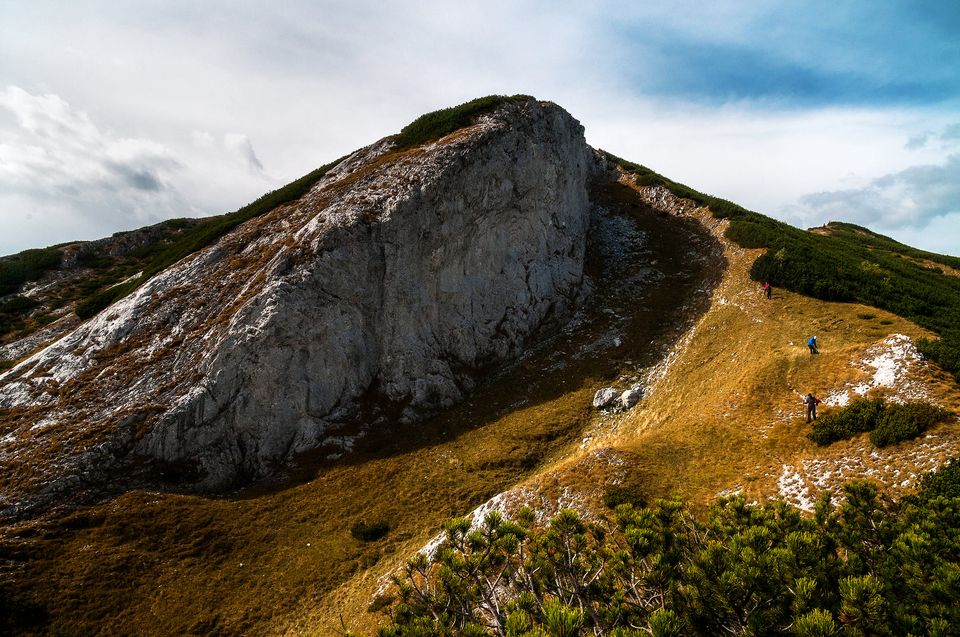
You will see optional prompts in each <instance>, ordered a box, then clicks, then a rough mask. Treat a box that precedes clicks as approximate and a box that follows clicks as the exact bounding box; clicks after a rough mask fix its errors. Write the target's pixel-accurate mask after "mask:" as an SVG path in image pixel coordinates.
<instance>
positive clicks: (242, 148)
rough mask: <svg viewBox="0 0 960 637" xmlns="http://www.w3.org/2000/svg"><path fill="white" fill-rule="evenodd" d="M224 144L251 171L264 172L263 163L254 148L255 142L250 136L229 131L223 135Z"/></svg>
mask: <svg viewBox="0 0 960 637" xmlns="http://www.w3.org/2000/svg"><path fill="white" fill-rule="evenodd" d="M223 145H224V146H225V147H226V149H227V150H228V151H230V152H231V153H232V154H233V155H234V156H235V157H237V159H239V160H240V161H241V162H242V163H243V164H244V165H245V166H246V167H247V168H249V169H250V171H251V172H255V173H262V172H263V164H261V163H260V160H259V159H258V158H257V153H256V152H255V151H254V150H253V144H252V143H251V142H250V138H249V137H247V136H246V135H244V134H243V133H227V134H226V135H224V136H223Z"/></svg>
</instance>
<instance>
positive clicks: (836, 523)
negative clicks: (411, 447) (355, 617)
mask: <svg viewBox="0 0 960 637" xmlns="http://www.w3.org/2000/svg"><path fill="white" fill-rule="evenodd" d="M952 471H956V469H954V468H953V467H952V466H951V467H948V468H946V469H941V471H940V472H938V473H939V474H943V475H946V474H947V473H949V472H952ZM958 473H960V472H958ZM952 478H953V482H954V485H956V484H957V483H960V476H958V475H957V474H954V475H953V476H952ZM930 480H931V481H929V482H928V480H927V479H924V482H923V484H934V482H933V480H935V479H932V478H931V479H930ZM931 488H932V487H931ZM844 496H845V497H844V499H843V502H842V503H841V504H840V505H839V506H837V507H835V508H834V507H831V506H830V498H829V495H827V496H826V497H825V498H824V499H823V500H822V501H821V505H820V506H818V508H817V513H816V515H815V516H812V517H810V516H804V515H802V514H801V513H800V512H799V511H798V510H796V509H794V508H792V507H790V506H789V505H787V504H786V503H784V502H782V501H781V502H770V503H765V504H759V505H749V504H747V502H746V499H745V497H744V496H742V495H741V496H734V497H732V498H724V499H719V500H717V501H715V502H714V503H713V505H712V506H711V507H710V509H709V512H708V513H707V514H706V515H695V514H694V513H693V512H691V511H690V510H689V509H688V508H687V507H686V506H684V504H683V503H682V502H680V501H678V500H676V499H671V500H658V501H657V502H656V503H655V504H654V505H653V506H652V507H650V508H642V509H632V508H628V507H621V508H620V509H618V510H617V512H616V520H615V523H612V522H611V523H606V522H600V523H594V522H591V521H589V520H585V519H583V518H581V517H580V516H579V515H578V514H577V513H575V512H573V511H569V510H565V511H561V512H560V514H558V515H557V516H556V517H554V518H553V519H552V520H551V521H550V522H549V524H548V525H547V526H546V527H539V526H534V516H533V515H532V513H531V512H529V511H528V512H527V513H526V514H520V515H518V518H517V520H516V521H510V520H507V519H504V517H503V516H502V515H500V514H498V513H495V512H494V513H490V514H488V515H487V517H486V518H485V519H484V520H483V522H482V523H480V524H479V525H477V526H476V527H473V526H472V525H471V523H470V521H469V520H466V519H458V520H453V521H451V522H450V523H448V524H447V525H445V528H446V535H447V537H446V541H445V542H444V544H443V545H441V546H440V547H439V548H438V549H437V550H436V551H435V553H434V555H433V557H432V559H433V560H434V563H431V562H430V560H429V559H428V558H427V557H426V556H424V555H422V554H421V555H417V556H416V557H415V558H414V559H412V560H410V562H408V563H407V566H406V568H405V569H404V570H403V572H402V573H401V574H400V575H398V577H397V578H396V580H395V583H396V587H395V589H394V591H392V592H391V593H390V594H395V596H396V601H394V602H393V604H392V605H390V606H389V607H385V608H383V609H382V612H384V614H385V616H386V617H385V619H386V622H387V625H385V626H383V627H382V628H380V629H379V631H378V633H377V634H378V635H380V637H403V636H406V635H485V634H493V633H492V631H489V630H488V629H487V628H485V627H484V626H482V625H479V624H478V623H477V622H479V621H485V626H487V627H489V626H490V625H496V626H500V627H504V629H505V630H504V631H503V633H504V634H507V635H586V634H590V635H593V634H597V635H601V634H602V635H620V636H621V637H632V636H635V635H641V634H644V635H661V636H665V635H671V636H677V637H679V636H680V635H691V636H700V635H702V636H704V637H706V636H713V635H748V634H749V635H804V636H806V637H813V636H819V635H841V634H842V635H907V634H915V635H921V634H923V635H934V634H935V635H947V634H953V632H951V629H950V628H949V627H950V626H957V625H960V605H958V604H957V603H956V600H957V599H958V593H960V590H958V589H960V581H958V577H957V572H958V563H960V498H953V499H950V500H947V501H943V500H939V499H930V498H928V499H923V498H905V499H904V500H901V501H900V502H897V501H894V500H893V499H891V498H889V497H886V495H885V494H883V493H882V492H880V491H879V490H878V489H877V487H876V485H875V484H873V483H870V482H866V481H854V482H851V483H848V484H847V485H846V486H845V487H844ZM947 497H949V496H947ZM498 634H499V633H498Z"/></svg>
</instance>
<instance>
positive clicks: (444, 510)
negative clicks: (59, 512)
mask: <svg viewBox="0 0 960 637" xmlns="http://www.w3.org/2000/svg"><path fill="white" fill-rule="evenodd" d="M593 200H594V203H595V204H596V205H597V207H598V210H597V213H596V214H595V215H594V218H595V221H594V226H593V228H592V229H591V237H592V240H591V241H592V242H591V246H590V250H589V259H590V260H589V263H588V273H589V276H590V280H591V285H592V286H593V292H592V295H591V296H590V298H589V300H588V301H587V303H586V304H585V305H584V307H583V309H582V310H581V311H580V313H579V314H578V315H577V317H576V318H575V319H574V321H573V322H571V323H570V324H569V325H568V326H567V327H566V328H565V329H563V330H562V331H561V332H559V333H556V334H553V335H550V336H548V337H546V338H545V339H544V340H543V341H542V342H541V343H540V344H539V345H537V346H536V347H535V348H533V349H532V350H531V351H529V352H528V353H527V354H526V355H525V356H524V357H523V358H522V359H521V360H520V361H519V362H518V363H517V364H516V365H514V366H512V368H511V369H509V370H507V371H504V372H501V373H500V374H499V375H498V376H497V377H495V378H493V379H492V380H490V381H489V382H487V383H486V384H484V385H482V386H481V387H480V388H479V389H478V390H477V391H476V392H475V393H474V395H473V396H472V397H471V398H470V399H468V400H466V401H464V402H463V403H461V404H460V405H457V406H455V407H453V408H451V409H450V410H448V411H446V412H445V413H443V414H441V415H440V416H438V417H436V418H434V419H432V420H430V421H428V422H426V423H422V424H420V425H416V426H407V427H394V428H385V429H382V430H380V431H378V433H377V434H376V435H371V436H368V437H366V438H363V439H360V440H358V441H357V442H356V443H355V445H354V451H353V453H349V454H346V455H345V456H343V457H342V458H341V459H339V460H336V461H334V462H331V461H330V460H328V459H324V458H306V457H304V458H301V459H300V466H299V469H298V470H297V471H296V472H295V475H294V476H292V478H291V483H290V484H288V485H286V486H283V487H282V488H276V487H274V488H269V489H268V488H264V487H261V488H258V489H251V490H248V491H246V492H243V493H239V494H235V496H234V497H228V498H220V499H212V498H202V497H196V496H185V495H175V494H162V493H153V492H131V493H128V494H125V495H122V496H120V497H117V498H115V499H114V500H112V501H110V502H108V503H105V504H101V505H98V506H93V507H89V508H85V509H82V510H79V511H76V512H74V513H73V514H71V515H69V516H68V517H66V518H59V519H46V520H37V521H33V522H29V523H28V522H24V523H21V524H20V525H17V526H13V527H10V528H8V529H6V530H4V532H3V536H2V540H0V542H2V544H0V550H2V551H3V553H2V560H3V570H4V572H3V576H4V577H3V581H5V582H7V584H6V585H5V586H7V590H6V591H4V594H6V595H7V596H8V598H10V599H15V600H32V601H31V603H32V604H34V606H32V607H31V608H34V610H35V615H34V617H35V620H36V626H37V627H38V628H42V629H43V630H47V631H50V632H57V631H61V632H63V631H66V632H72V633H91V634H92V633H96V632H97V631H98V630H100V629H101V628H102V627H103V626H105V625H122V626H123V627H124V632H130V633H137V634H144V635H149V634H183V633H189V632H197V631H199V632H202V633H216V632H223V633H258V634H259V633H277V632H279V633H283V632H297V631H299V630H309V631H313V632H316V631H319V632H321V633H323V632H324V631H325V630H326V629H328V628H331V629H332V628H334V627H338V626H339V619H338V615H339V614H340V613H342V616H343V618H344V621H345V622H346V626H347V627H348V628H351V629H365V628H370V627H371V626H372V622H373V621H374V616H373V615H371V614H369V613H367V612H366V606H367V604H368V603H369V601H370V599H371V595H372V593H373V592H374V590H376V588H377V586H378V581H379V580H380V578H382V576H383V575H384V574H386V573H388V572H389V571H390V570H391V569H392V568H394V567H395V566H396V565H397V564H398V563H401V562H402V560H403V559H404V558H405V557H406V556H408V555H409V554H411V552H412V551H415V550H416V549H417V548H419V547H420V546H422V545H423V544H424V543H425V542H426V541H427V540H428V539H429V538H430V537H431V536H432V535H434V534H435V533H436V531H437V529H438V528H439V527H440V525H441V524H442V522H443V521H444V520H445V519H447V518H449V517H450V516H453V515H462V514H464V513H466V512H468V511H470V510H471V509H473V508H474V507H476V506H477V505H478V504H480V503H482V502H484V501H485V500H487V499H488V498H490V497H491V496H492V495H494V494H496V493H499V492H501V491H503V490H505V489H508V488H510V487H511V486H513V485H515V484H517V483H518V482H520V481H523V480H525V479H528V478H530V477H531V476H533V475H535V474H537V472H538V471H540V470H541V469H542V468H544V467H547V466H550V465H552V464H553V463H556V462H557V461H561V460H563V459H564V458H566V457H569V456H570V455H571V454H576V453H577V451H578V449H579V447H580V446H581V445H582V444H583V440H584V438H585V436H586V435H587V432H590V431H594V430H596V429H597V427H598V425H599V424H602V418H601V417H599V416H598V415H597V413H596V412H595V411H594V410H592V409H591V406H590V405H591V399H592V397H593V394H594V392H595V391H596V389H598V388H599V387H602V386H605V385H610V384H613V385H617V386H620V387H622V388H625V387H627V386H629V385H630V384H632V383H635V382H639V381H642V378H643V373H644V370H646V369H648V368H649V367H651V366H653V365H655V364H656V363H657V362H658V361H660V360H661V359H662V357H663V355H664V354H665V353H666V352H667V351H669V350H670V348H671V347H672V346H673V344H674V343H675V341H676V339H677V338H678V336H679V335H680V334H682V333H683V331H684V330H685V329H686V328H687V327H688V326H689V325H690V324H691V322H692V321H694V320H695V319H696V318H697V317H698V316H699V315H701V314H702V313H703V312H704V311H706V309H707V307H708V305H709V302H710V295H711V291H712V288H713V286H714V285H715V284H716V282H717V281H718V280H719V277H720V276H721V274H722V271H723V268H724V265H725V264H724V261H723V257H722V250H721V249H720V246H719V244H718V242H717V240H716V239H714V238H713V236H712V235H711V234H710V233H709V232H708V231H707V230H706V229H705V228H704V227H703V226H702V225H701V224H700V223H699V222H698V221H697V220H695V219H692V218H682V217H677V216H672V215H669V214H666V213H663V212H657V211H655V210H653V209H651V208H649V207H648V206H646V205H644V204H643V203H642V201H641V200H640V198H639V197H638V195H637V193H636V191H635V190H633V189H632V188H630V187H628V186H625V185H622V184H619V183H608V184H605V185H601V186H598V187H596V188H595V189H594V192H593ZM344 443H347V439H346V438H345V439H344ZM329 452H330V450H329V449H328V450H325V451H324V454H323V455H327V454H329ZM360 521H365V522H368V523H369V522H375V521H383V522H386V523H387V524H388V525H389V527H390V531H389V533H388V534H387V536H386V537H385V538H384V539H382V540H380V541H378V542H372V543H368V542H361V541H358V540H356V539H355V538H353V537H352V536H351V534H350V529H351V527H352V526H353V525H354V524H355V523H357V522H360ZM25 621H27V622H28V623H29V621H32V620H30V618H27V620H25ZM118 622H119V623H118Z"/></svg>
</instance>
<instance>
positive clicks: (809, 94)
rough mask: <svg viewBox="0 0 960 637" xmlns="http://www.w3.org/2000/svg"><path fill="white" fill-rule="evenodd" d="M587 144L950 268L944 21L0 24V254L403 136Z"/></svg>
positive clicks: (581, 16) (131, 222) (155, 9)
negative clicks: (469, 106) (419, 130)
mask: <svg viewBox="0 0 960 637" xmlns="http://www.w3.org/2000/svg"><path fill="white" fill-rule="evenodd" d="M491 93H506V94H510V93H529V94H532V95H536V96H537V97H540V98H542V99H550V100H553V101H555V102H557V103H559V104H561V105H562V106H564V107H565V108H566V109H567V110H569V111H570V112H571V113H572V114H573V115H574V116H575V117H577V118H578V119H580V121H581V122H582V123H583V124H584V126H585V128H586V135H587V141H588V142H589V143H591V144H592V145H594V146H597V147H601V148H605V149H607V150H610V151H611V152H614V153H616V154H618V155H620V156H623V157H626V158H628V159H631V160H633V161H636V162H639V163H643V164H646V165H648V166H650V167H652V168H654V169H656V170H658V171H659V172H662V173H664V174H666V175H668V176H670V177H671V178H673V179H675V180H678V181H683V182H685V183H688V184H689V185H691V186H694V187H696V188H698V189H700V190H703V191H705V192H709V193H711V194H715V195H719V196H722V197H725V198H728V199H731V200H733V201H737V202H739V203H741V204H743V205H745V206H747V207H749V208H752V209H755V210H758V211H760V212H763V213H765V214H769V215H771V216H774V217H777V218H780V219H783V220H785V221H788V222H790V223H793V224H794V225H798V226H801V227H809V226H814V225H820V224H822V223H825V222H827V221H830V220H845V221H851V222H854V223H859V224H862V225H866V226H868V227H870V228H872V229H874V230H877V231H879V232H883V233H884V234H888V235H890V236H893V237H894V238H897V239H899V240H901V241H904V242H906V243H909V244H911V245H916V246H918V247H923V248H926V249H930V250H935V251H938V252H945V253H949V254H955V255H960V3H958V2H955V1H954V2H842V1H836V0H835V1H834V2H809V1H808V2H742V1H741V2H712V3H702V2H623V3H617V2H594V3H577V2H507V1H503V0H495V1H493V2H484V3H482V4H481V3H449V2H416V1H411V2H393V1H386V2H364V1H355V2H307V1H305V0H297V1H283V0H276V1H274V2H270V3H258V2H244V3H238V2H232V1H227V0H209V1H206V2H203V3H192V2H177V1H165V2H160V1H150V2H137V3H128V2H119V1H112V0H111V1H106V0H104V1H99V2H93V1H86V2H84V1H78V2H72V3H60V2H43V1H42V0H37V1H32V2H3V3H0V222H2V228H3V232H2V233H0V254H5V253H11V252H15V251H18V250H21V249H24V248H27V247H36V246H40V245H48V244H53V243H58V242H62V241H67V240H71V239H92V238H97V237H100V236H105V235H108V234H110V233H112V232H115V231H117V230H122V229H130V228H134V227H139V226H142V225H145V224H147V223H153V222H156V221H159V220H162V219H164V218H169V217H175V216H199V215H206V214H216V213H220V212H224V211H228V210H232V209H235V208H237V207H239V206H240V205H242V204H244V203H247V202H248V201H250V200H252V199H254V198H256V197H257V196H259V195H260V194H262V193H263V192H264V191H266V190H269V189H272V188H275V187H277V186H279V185H282V184H283V183H286V182H288V181H290V180H292V179H294V178H296V177H298V176H300V175H302V174H304V173H306V172H308V171H310V170H311V169H313V168H315V167H316V166H319V165H320V164H323V163H325V162H327V161H329V160H330V159H332V158H335V157H339V156H341V155H343V154H345V153H346V152H349V151H350V150H353V149H355V148H358V147H360V146H363V145H365V144H367V143H370V142H372V141H374V140H376V139H378V138H380V137H382V136H385V135H388V134H390V133H393V132H396V131H397V130H399V128H401V127H402V126H403V125H404V124H405V123H407V122H408V121H410V120H411V119H413V118H414V117H416V116H417V115H419V114H421V113H423V112H426V111H429V110H433V109H436V108H440V107H444V106H449V105H452V104H456V103H459V102H463V101H465V100H468V99H471V98H473V97H477V96H480V95H486V94H491Z"/></svg>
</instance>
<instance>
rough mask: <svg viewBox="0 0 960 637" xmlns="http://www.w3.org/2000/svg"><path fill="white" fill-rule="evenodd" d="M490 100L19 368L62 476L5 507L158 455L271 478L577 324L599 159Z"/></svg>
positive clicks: (554, 111) (569, 131)
mask: <svg viewBox="0 0 960 637" xmlns="http://www.w3.org/2000/svg"><path fill="white" fill-rule="evenodd" d="M484 106H485V109H484V110H483V112H482V113H471V115H470V117H471V122H472V123H470V124H469V125H468V126H467V127H466V128H457V129H456V130H455V131H453V132H447V131H443V132H445V133H446V134H445V135H444V136H442V137H440V138H439V139H435V140H427V139H426V138H425V137H423V135H422V133H421V137H423V138H422V139H419V140H418V141H420V142H421V143H420V144H419V145H400V144H398V143H397V138H396V137H394V138H385V139H383V140H381V141H379V142H377V143H375V144H372V145H370V146H367V147H365V148H363V149H361V150H359V151H357V152H355V153H353V154H352V155H350V156H348V157H347V158H345V159H344V160H342V161H340V162H339V163H338V164H337V165H336V166H334V167H333V168H331V169H330V170H329V171H328V172H327V173H326V174H325V175H324V176H323V177H321V178H320V179H319V180H318V181H317V182H316V183H315V184H314V185H313V186H312V187H311V188H310V189H309V191H307V192H306V194H304V195H303V196H302V197H300V198H299V199H297V200H295V201H292V202H289V203H287V204H284V205H281V206H279V207H277V208H275V209H273V210H271V211H269V212H267V213H265V214H262V215H260V216H258V217H256V218H254V219H251V220H250V221H247V222H246V223H244V224H242V225H240V226H239V227H237V228H236V229H235V230H233V231H232V232H230V233H228V234H226V235H225V236H223V237H222V238H221V239H220V240H219V241H217V242H216V243H214V244H213V245H211V246H209V247H207V248H205V249H203V250H201V251H199V252H197V253H195V254H193V255H190V256H189V257H187V258H185V259H183V260H181V261H180V262H178V263H177V264H175V265H173V266H171V267H169V268H167V269H166V270H164V271H162V272H160V273H158V274H157V275H156V276H154V277H153V278H152V279H150V280H149V281H148V282H146V283H145V284H143V285H142V286H141V287H139V288H138V289H137V290H136V291H135V292H133V293H132V294H130V295H129V296H128V297H126V298H124V299H122V300H120V301H119V302H117V303H115V304H114V305H112V306H110V307H108V308H106V309H105V310H103V311H101V312H100V313H99V314H98V315H97V316H95V317H94V318H93V319H91V320H90V321H88V322H87V323H85V324H83V325H81V326H79V327H78V328H76V329H75V330H73V331H72V332H70V333H69V334H67V335H65V336H64V337H63V338H61V339H60V340H58V341H57V342H55V343H53V344H51V345H49V346H48V347H46V348H45V349H43V350H42V351H40V352H38V353H36V354H34V355H33V356H31V357H29V358H27V359H26V360H24V361H22V362H21V363H19V364H18V365H16V366H15V367H14V368H13V369H11V370H9V371H8V372H6V373H5V374H3V375H2V376H0V383H2V385H0V405H2V406H3V407H6V408H8V409H11V410H12V414H13V416H12V418H13V420H14V422H15V431H14V433H13V434H11V435H12V436H14V437H15V438H17V439H18V442H17V445H18V448H19V449H20V450H21V452H22V453H24V454H26V455H28V456H29V457H30V458H31V462H40V463H45V464H47V465H48V466H49V467H50V468H51V471H52V473H53V474H55V475H56V476H57V477H56V479H54V480H52V481H51V480H50V475H49V474H48V475H46V476H45V477H44V478H43V479H40V480H36V481H34V480H32V479H31V477H30V476H29V475H26V476H23V477H17V478H15V479H14V480H13V481H12V482H14V483H15V485H16V486H15V487H14V489H13V491H12V492H8V493H5V494H4V496H5V497H4V499H6V500H7V501H8V502H10V501H12V502H22V501H26V500H32V499H36V498H39V500H43V499H46V498H47V497H49V496H51V495H53V494H56V493H59V492H60V491H61V490H63V489H67V488H69V485H71V484H72V483H73V482H75V480H76V477H77V476H84V480H85V481H87V482H91V483H93V482H96V481H97V479H98V478H97V476H100V478H99V479H101V480H106V476H107V474H108V473H109V472H110V471H111V470H113V469H118V468H120V467H121V466H123V467H126V469H125V470H126V471H129V470H130V466H132V465H138V466H141V467H142V463H143V462H144V461H146V466H147V467H149V466H151V465H156V466H155V467H154V468H155V469H156V470H158V471H161V470H164V468H167V470H169V468H170V467H176V468H177V469H176V472H177V477H178V478H179V479H181V480H183V479H186V481H187V482H188V483H190V482H196V483H198V484H200V485H202V486H206V487H223V486H226V485H228V484H232V483H233V482H234V481H236V480H237V479H240V478H247V477H257V476H262V475H264V474H266V473H268V472H269V469H270V467H271V466H275V465H277V464H278V463H281V462H283V461H284V460H287V459H289V457H290V456H291V455H292V454H294V453H297V452H302V451H306V450H309V449H313V448H316V447H318V446H322V445H324V444H330V443H331V442H332V441H334V439H333V438H332V437H331V436H332V434H333V433H334V432H338V434H339V437H338V438H337V439H336V440H342V439H343V438H342V436H343V435H347V436H350V435H356V434H360V433H362V432H363V431H364V430H366V429H368V428H369V427H371V426H375V424H376V423H377V422H378V421H381V420H384V419H385V418H386V415H385V414H388V413H389V414H393V415H395V416H397V417H399V419H400V420H401V421H414V420H418V419H420V418H422V417H423V416H424V415H427V414H430V413H433V412H435V411H436V410H437V409H440V408H442V407H445V406H449V405H450V404H452V403H453V402H455V401H457V400H460V399H462V398H463V397H464V395H465V394H466V393H467V392H469V391H470V389H471V388H472V386H473V385H474V382H475V375H476V373H477V372H479V371H480V370H482V369H485V368H487V367H489V366H491V365H497V364H500V363H503V362H505V361H509V360H511V359H512V358H514V357H516V356H517V354H518V353H519V352H521V351H522V349H523V347H524V345H525V344H526V343H527V341H528V339H529V338H530V337H531V335H533V334H534V333H535V332H537V331H538V330H540V329H542V328H544V327H545V326H546V325H547V324H548V323H550V322H556V321H558V320H560V319H562V318H563V317H566V316H569V315H570V312H571V311H572V309H573V308H574V306H575V303H576V299H577V297H578V293H579V290H580V287H581V284H582V281H583V267H584V252H585V245H586V230H587V225H588V223H589V204H588V198H587V190H586V185H587V180H588V178H589V177H590V175H591V171H593V170H594V166H595V159H594V157H593V154H592V151H590V149H589V148H588V147H587V146H586V144H585V142H584V140H583V129H582V127H581V126H580V125H579V123H577V122H576V121H575V120H574V119H573V118H572V117H570V115H569V114H567V113H566V112H565V111H564V110H563V109H561V108H559V107H558V106H556V105H553V104H549V103H542V102H537V101H536V100H533V99H528V98H524V99H518V98H510V99H506V100H503V101H501V102H499V103H495V104H485V105H484ZM486 107H489V108H486ZM406 138H407V139H409V138H410V135H409V134H408V135H407V136H406ZM400 139H404V135H403V134H401V136H400ZM361 414H362V416H361ZM14 471H15V469H14ZM136 473H138V474H139V475H142V476H146V475H148V474H149V472H144V471H142V470H140V469H138V470H137V472H136ZM8 484H9V481H8ZM24 495H29V497H27V498H26V500H24V499H23V496H24Z"/></svg>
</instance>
